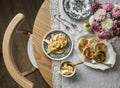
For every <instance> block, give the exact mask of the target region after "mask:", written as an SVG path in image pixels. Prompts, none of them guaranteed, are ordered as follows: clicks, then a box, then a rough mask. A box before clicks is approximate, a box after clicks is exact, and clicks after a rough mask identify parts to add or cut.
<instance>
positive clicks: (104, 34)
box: [85, 2, 120, 39]
mask: <svg viewBox="0 0 120 88" xmlns="http://www.w3.org/2000/svg"><path fill="white" fill-rule="evenodd" d="M90 12H91V14H92V16H91V17H90V18H89V20H88V21H87V22H85V29H86V30H87V31H89V32H90V31H92V32H94V33H95V34H96V35H97V36H98V37H99V38H101V39H111V38H114V37H115V36H120V6H119V5H114V4H112V3H110V2H105V3H103V4H100V3H98V2H96V3H94V4H93V5H92V7H91V9H90Z"/></svg>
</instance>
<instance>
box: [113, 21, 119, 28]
mask: <svg viewBox="0 0 120 88" xmlns="http://www.w3.org/2000/svg"><path fill="white" fill-rule="evenodd" d="M119 25H120V20H114V21H113V28H117V27H118V26H119Z"/></svg>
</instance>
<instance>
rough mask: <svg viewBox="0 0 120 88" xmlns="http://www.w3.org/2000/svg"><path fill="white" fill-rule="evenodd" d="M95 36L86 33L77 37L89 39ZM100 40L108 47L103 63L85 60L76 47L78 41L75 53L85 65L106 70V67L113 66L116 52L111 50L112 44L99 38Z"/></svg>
mask: <svg viewBox="0 0 120 88" xmlns="http://www.w3.org/2000/svg"><path fill="white" fill-rule="evenodd" d="M95 37H96V36H95V35H92V34H86V35H84V36H81V37H79V39H80V38H87V39H90V38H95ZM79 39H78V40H79ZM77 42H78V41H77ZM101 42H103V43H104V44H105V45H107V47H108V49H107V52H106V60H105V61H104V62H103V63H97V62H96V63H93V62H92V61H90V60H87V59H86V58H85V57H84V56H83V55H82V53H81V52H80V50H79V49H78V43H77V47H76V50H77V53H78V55H79V57H80V58H81V59H82V61H83V62H84V64H85V65H86V66H89V67H91V68H94V69H100V70H106V69H109V68H111V67H113V66H114V64H115V61H116V53H115V51H114V50H113V47H112V45H111V44H110V43H109V42H107V41H106V40H101ZM108 64H110V66H108Z"/></svg>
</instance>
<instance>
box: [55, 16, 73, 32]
mask: <svg viewBox="0 0 120 88" xmlns="http://www.w3.org/2000/svg"><path fill="white" fill-rule="evenodd" d="M54 17H55V19H56V20H58V21H59V22H61V23H62V24H63V25H64V26H65V28H66V30H67V31H69V33H70V34H73V32H71V31H70V27H69V26H67V25H66V24H65V23H64V22H63V21H61V20H60V19H59V18H58V17H57V15H54Z"/></svg>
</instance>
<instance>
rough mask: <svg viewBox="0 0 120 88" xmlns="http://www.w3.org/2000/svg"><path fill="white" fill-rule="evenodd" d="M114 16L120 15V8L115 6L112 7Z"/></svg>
mask: <svg viewBox="0 0 120 88" xmlns="http://www.w3.org/2000/svg"><path fill="white" fill-rule="evenodd" d="M112 16H113V17H115V18H118V17H120V8H118V7H114V8H113V9H112Z"/></svg>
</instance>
